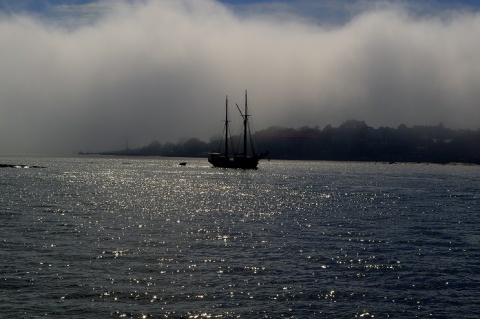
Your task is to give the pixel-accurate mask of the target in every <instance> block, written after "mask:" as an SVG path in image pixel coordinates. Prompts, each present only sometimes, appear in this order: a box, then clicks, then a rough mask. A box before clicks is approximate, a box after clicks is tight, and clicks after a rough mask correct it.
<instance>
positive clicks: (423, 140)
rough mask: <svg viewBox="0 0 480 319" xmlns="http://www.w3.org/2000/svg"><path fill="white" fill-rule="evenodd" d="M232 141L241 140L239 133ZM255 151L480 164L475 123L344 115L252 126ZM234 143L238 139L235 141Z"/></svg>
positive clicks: (160, 150)
mask: <svg viewBox="0 0 480 319" xmlns="http://www.w3.org/2000/svg"><path fill="white" fill-rule="evenodd" d="M232 140H233V141H236V140H241V139H240V138H239V137H238V136H233V137H232ZM253 140H255V141H257V142H258V146H257V149H258V150H259V151H265V150H268V151H269V153H270V158H272V159H293V160H344V161H388V162H437V163H448V162H464V163H476V164H480V129H478V130H464V129H462V130H453V129H450V128H447V127H445V126H444V125H443V124H442V123H440V124H439V125H436V126H425V125H416V126H413V127H407V126H406V125H403V124H402V125H400V126H398V127H397V128H389V127H380V128H372V127H370V126H368V125H367V124H366V123H365V122H364V121H358V120H348V121H346V122H344V123H342V124H341V125H340V126H339V127H336V128H335V127H332V126H330V125H327V126H326V127H324V128H323V129H320V128H319V127H309V126H305V127H301V128H286V127H270V128H267V129H264V130H261V131H258V132H256V133H255V134H254V135H253ZM237 144H238V146H240V145H239V143H237ZM220 145H222V142H221V139H220V138H211V139H210V141H209V142H204V141H201V140H199V139H197V138H191V139H188V140H187V141H185V142H179V143H176V144H174V143H165V144H161V143H159V142H158V141H153V142H151V143H150V144H148V145H146V146H144V147H141V148H137V149H124V150H119V151H111V152H101V153H100V154H103V155H129V156H174V157H204V156H207V155H208V153H210V152H212V151H218V149H219V146H220Z"/></svg>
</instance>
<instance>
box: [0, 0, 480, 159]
mask: <svg viewBox="0 0 480 319" xmlns="http://www.w3.org/2000/svg"><path fill="white" fill-rule="evenodd" d="M308 3H310V1H306V0H305V1H302V4H303V7H302V8H304V9H302V10H298V9H297V10H289V7H288V5H285V3H282V4H279V5H276V6H274V4H270V6H269V7H268V8H266V7H265V6H258V5H257V6H254V5H252V6H250V7H248V9H246V8H245V7H244V8H242V10H238V9H237V8H235V5H223V4H220V3H218V2H215V1H204V0H197V1H190V0H185V1H183V0H175V1H172V0H165V1H164V0H157V1H153V0H152V1H148V0H146V1H129V2H128V3H126V2H122V1H107V2H101V3H90V4H88V5H76V6H68V5H62V6H55V7H53V8H52V9H51V12H50V13H51V15H50V16H49V17H45V16H39V15H36V14H34V13H31V12H30V13H16V14H10V13H9V14H7V13H4V14H0V47H1V49H0V60H1V61H2V62H1V64H0V153H3V154H7V153H18V152H20V153H22V152H23V153H49V152H76V151H79V150H84V151H98V150H110V149H118V148H123V147H124V145H125V138H126V136H128V137H129V140H130V144H131V146H132V147H135V146H137V147H138V146H143V145H146V144H148V143H149V142H150V141H152V140H154V139H156V140H158V141H160V142H162V143H163V142H166V141H171V142H177V141H178V140H179V139H180V138H185V137H198V138H200V139H203V140H208V139H209V138H210V137H211V136H212V135H215V134H219V133H221V126H222V122H221V121H222V119H223V117H224V114H223V111H224V99H225V95H227V94H228V95H229V97H230V99H231V101H232V106H233V105H234V104H233V103H235V102H236V103H238V104H241V103H243V94H244V90H245V89H248V92H249V102H250V106H251V110H252V113H253V114H254V115H255V123H256V127H257V128H258V129H261V128H267V127H268V126H272V125H282V126H289V127H299V126H304V125H310V126H313V125H319V126H320V127H323V126H325V125H327V124H331V125H333V126H338V125H339V124H341V123H342V122H344V121H345V120H348V119H358V120H364V121H366V123H367V124H369V125H371V126H374V127H378V126H391V127H397V126H398V125H400V124H402V123H403V124H406V125H409V126H411V125H415V124H422V125H423V124H426V125H436V124H439V123H440V122H443V123H444V124H445V126H447V127H452V128H472V129H478V128H479V127H480V105H479V103H480V63H479V62H480V41H478V39H480V13H479V12H476V11H473V10H458V9H454V10H453V9H452V10H451V9H444V8H443V9H441V10H438V8H435V7H432V8H431V10H427V9H428V8H426V7H425V6H423V7H421V8H420V9H421V10H415V7H413V6H412V5H409V6H406V5H403V6H402V5H399V4H398V2H397V3H396V4H389V3H388V2H382V5H364V4H363V2H355V3H354V4H355V5H354V4H352V3H351V2H349V4H348V5H346V4H345V3H344V4H343V6H341V7H335V8H334V9H332V12H340V13H342V12H343V13H344V12H348V14H339V16H341V18H338V19H335V18H333V19H332V18H331V17H330V19H325V18H324V17H319V18H318V19H315V16H312V14H305V15H304V14H302V12H306V11H307V10H305V8H308ZM311 3H312V6H314V4H313V3H315V2H311ZM327 3H330V2H328V1H325V2H324V4H327ZM331 3H332V5H333V3H334V2H331ZM312 8H313V7H312ZM417 9H418V7H417ZM316 10H318V7H316ZM342 10H344V11H342ZM352 10H353V13H352ZM419 12H420V13H419ZM52 16H54V17H55V18H52ZM345 17H348V18H345Z"/></svg>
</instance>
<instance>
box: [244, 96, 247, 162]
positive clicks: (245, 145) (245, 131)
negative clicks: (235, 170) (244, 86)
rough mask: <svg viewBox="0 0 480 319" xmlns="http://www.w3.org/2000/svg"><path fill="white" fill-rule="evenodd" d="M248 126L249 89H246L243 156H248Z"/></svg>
mask: <svg viewBox="0 0 480 319" xmlns="http://www.w3.org/2000/svg"><path fill="white" fill-rule="evenodd" d="M247 127H248V103H247V90H245V115H244V118H243V156H244V157H245V158H246V157H247Z"/></svg>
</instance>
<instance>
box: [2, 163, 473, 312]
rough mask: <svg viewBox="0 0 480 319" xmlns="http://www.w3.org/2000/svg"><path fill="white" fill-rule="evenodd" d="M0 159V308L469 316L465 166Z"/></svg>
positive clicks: (469, 171) (469, 183) (469, 169)
mask: <svg viewBox="0 0 480 319" xmlns="http://www.w3.org/2000/svg"><path fill="white" fill-rule="evenodd" d="M187 161H188V163H187V166H185V167H183V166H179V165H178V162H179V160H175V159H158V158H147V159H144V158H123V159H122V158H88V157H80V158H32V157H30V158H28V157H24V158H0V163H10V162H13V163H20V164H28V165H40V166H46V167H47V168H45V169H11V168H5V169H1V170H0V212H1V214H0V221H1V223H0V229H1V248H2V249H1V252H0V280H1V283H0V285H1V286H0V287H1V289H0V291H1V295H0V309H1V311H0V313H1V314H0V317H1V316H5V317H9V318H37V317H48V318H67V317H68V318H105V317H107V318H108V317H110V318H370V317H375V318H426V317H432V318H478V312H479V309H480V228H479V227H478V224H477V223H478V221H479V220H480V218H479V217H480V166H464V165H449V166H448V165H444V166H441V165H425V164H408V165H407V164H405V165H402V164H397V165H388V164H380V163H378V164H375V163H341V162H287V161H271V162H262V163H261V164H260V169H259V170H257V171H236V170H223V169H214V168H211V167H210V166H209V165H208V163H207V162H206V160H204V159H187Z"/></svg>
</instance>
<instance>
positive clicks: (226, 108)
mask: <svg viewBox="0 0 480 319" xmlns="http://www.w3.org/2000/svg"><path fill="white" fill-rule="evenodd" d="M225 156H227V158H228V95H227V96H225Z"/></svg>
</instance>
